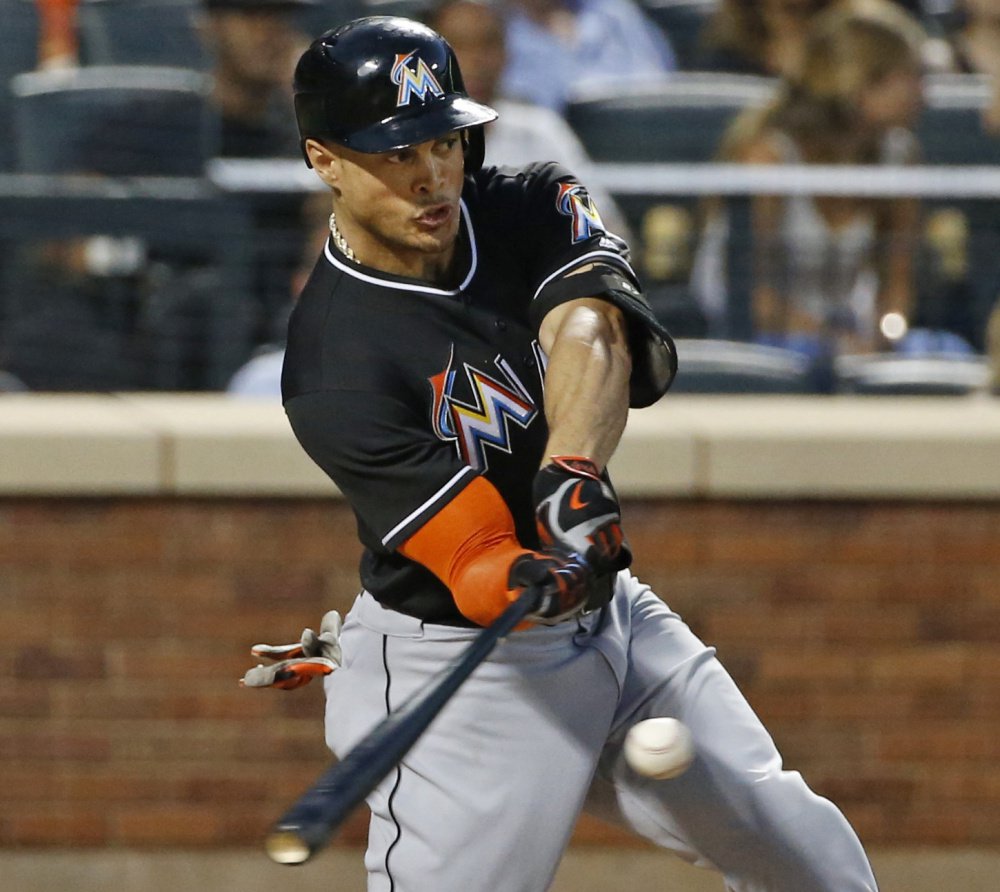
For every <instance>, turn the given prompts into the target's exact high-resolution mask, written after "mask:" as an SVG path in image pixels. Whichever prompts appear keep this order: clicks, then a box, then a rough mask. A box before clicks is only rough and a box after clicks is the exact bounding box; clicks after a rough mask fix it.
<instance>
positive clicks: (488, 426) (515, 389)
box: [428, 347, 538, 471]
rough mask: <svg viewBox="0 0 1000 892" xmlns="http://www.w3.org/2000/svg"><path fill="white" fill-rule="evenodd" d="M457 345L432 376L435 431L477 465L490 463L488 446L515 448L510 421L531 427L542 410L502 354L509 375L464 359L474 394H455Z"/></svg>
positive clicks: (501, 369) (502, 366) (502, 367)
mask: <svg viewBox="0 0 1000 892" xmlns="http://www.w3.org/2000/svg"><path fill="white" fill-rule="evenodd" d="M454 360H455V350H454V347H453V348H452V351H451V355H450V356H449V357H448V364H447V365H446V366H445V367H444V371H442V372H440V373H439V374H437V375H434V376H433V377H432V378H430V379H428V380H429V381H430V384H431V388H432V390H433V391H434V407H433V418H432V421H433V424H434V433H435V434H437V436H438V437H439V438H440V439H442V440H447V441H452V442H454V443H455V445H456V448H457V449H458V454H459V455H460V456H461V457H462V460H463V461H464V462H465V463H466V464H467V465H469V466H470V467H472V468H475V469H476V470H477V471H485V470H486V469H487V468H489V456H488V454H487V452H486V447H487V446H489V447H491V448H493V449H499V450H500V451H501V452H505V453H507V454H508V455H510V453H511V442H510V423H511V422H513V423H514V424H517V425H518V426H519V427H522V428H526V427H527V426H528V425H529V424H531V421H532V419H533V418H534V417H535V416H536V415H537V414H538V409H537V408H536V406H535V404H534V403H533V402H532V399H531V395H530V394H529V393H528V391H527V390H526V389H525V387H524V385H523V384H522V383H521V382H520V381H519V380H518V378H517V375H515V374H514V371H513V369H511V368H510V366H509V365H508V364H507V362H506V361H505V360H504V359H502V358H501V357H499V356H498V357H497V358H496V359H495V360H494V363H495V364H496V367H497V369H498V371H499V372H500V375H502V377H503V379H504V380H503V381H500V380H498V379H497V378H495V377H492V376H490V375H487V374H486V373H485V372H481V371H479V370H478V369H474V368H473V367H472V366H470V365H469V364H468V363H467V362H464V363H462V368H463V369H464V370H465V379H466V381H467V382H468V384H469V392H470V393H471V395H472V399H471V401H469V402H464V401H462V400H460V399H458V398H457V397H456V396H455V394H454V389H455V385H456V384H457V383H458V382H459V381H460V380H461V378H460V376H459V373H458V371H457V370H456V369H455V368H454V364H455V363H454Z"/></svg>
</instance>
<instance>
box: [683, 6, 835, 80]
mask: <svg viewBox="0 0 1000 892" xmlns="http://www.w3.org/2000/svg"><path fill="white" fill-rule="evenodd" d="M834 2H836V0H720V3H719V6H718V9H717V10H716V12H715V13H714V14H713V15H712V17H711V18H710V19H709V20H708V23H707V25H706V26H705V32H704V35H703V38H702V44H703V48H702V56H701V59H700V62H699V64H698V66H697V67H698V68H702V69H704V70H706V71H729V72H733V73H734V74H756V75H765V76H780V75H790V74H792V73H794V72H795V71H797V70H798V69H799V67H800V65H801V63H802V54H803V49H804V46H805V42H806V35H807V34H808V33H809V26H810V24H811V23H812V20H813V19H814V18H815V17H816V15H817V14H819V13H820V12H822V11H823V10H824V9H826V8H827V7H828V6H831V5H832V4H833V3H834Z"/></svg>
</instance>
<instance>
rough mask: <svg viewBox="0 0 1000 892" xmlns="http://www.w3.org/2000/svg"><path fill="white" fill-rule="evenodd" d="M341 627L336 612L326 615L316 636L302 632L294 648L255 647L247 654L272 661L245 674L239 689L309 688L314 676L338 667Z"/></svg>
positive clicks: (291, 646)
mask: <svg viewBox="0 0 1000 892" xmlns="http://www.w3.org/2000/svg"><path fill="white" fill-rule="evenodd" d="M342 625H343V623H342V621H341V619H340V614H339V613H337V611H336V610H330V611H328V612H327V613H326V614H325V615H324V617H323V620H322V622H321V623H320V627H319V634H318V635H317V634H316V633H315V632H314V631H313V630H312V629H304V630H303V632H302V638H301V639H300V640H299V641H298V642H297V643H295V644H255V645H254V646H253V647H252V648H250V653H252V654H253V655H254V656H255V657H261V658H263V659H266V660H271V661H273V662H272V663H271V665H269V666H265V665H264V664H263V663H258V664H257V665H256V666H254V667H253V669H249V670H247V672H246V674H245V675H244V676H243V678H241V679H240V685H242V686H243V687H247V688H282V689H283V690H287V691H290V690H292V689H293V688H298V687H301V686H302V685H304V684H308V683H309V682H310V681H312V680H313V678H314V677H315V676H317V675H329V674H330V673H331V672H333V670H334V669H337V668H339V667H340V665H341V663H342V661H343V655H342V653H341V651H340V629H341V626H342Z"/></svg>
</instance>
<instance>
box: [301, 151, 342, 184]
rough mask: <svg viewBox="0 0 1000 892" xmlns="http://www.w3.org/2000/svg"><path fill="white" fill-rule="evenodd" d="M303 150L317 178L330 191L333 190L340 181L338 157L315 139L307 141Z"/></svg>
mask: <svg viewBox="0 0 1000 892" xmlns="http://www.w3.org/2000/svg"><path fill="white" fill-rule="evenodd" d="M305 149H306V155H307V156H308V158H309V163H310V164H311V165H312V166H313V170H315V171H316V174H317V175H318V176H319V178H320V179H321V180H322V181H323V182H324V183H326V184H327V185H328V186H329V187H330V188H331V189H332V188H335V187H336V186H337V184H338V182H339V179H340V156H339V155H337V154H336V153H335V152H333V151H332V150H331V149H330V147H329V146H326V145H324V144H323V143H321V142H320V141H319V140H316V139H307V140H306V145H305Z"/></svg>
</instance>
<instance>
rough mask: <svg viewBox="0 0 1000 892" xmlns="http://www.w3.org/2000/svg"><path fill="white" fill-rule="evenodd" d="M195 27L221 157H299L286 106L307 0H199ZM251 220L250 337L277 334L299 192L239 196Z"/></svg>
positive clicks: (292, 261)
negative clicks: (208, 73)
mask: <svg viewBox="0 0 1000 892" xmlns="http://www.w3.org/2000/svg"><path fill="white" fill-rule="evenodd" d="M202 4H203V7H204V15H203V16H202V19H201V24H200V30H201V33H202V35H203V38H204V40H205V43H206V46H207V47H208V49H209V51H210V53H211V56H212V67H211V68H212V75H213V78H214V84H215V86H214V100H215V103H216V105H217V107H218V110H219V113H220V116H221V119H222V121H221V126H222V145H221V151H220V154H221V155H222V156H223V157H227V158H251V159H260V158H271V157H283V158H296V159H298V158H301V157H302V156H301V149H300V147H299V136H298V129H297V127H296V124H295V115H294V112H293V110H292V96H291V81H292V72H293V70H294V68H295V60H296V59H297V57H298V55H299V53H300V52H301V51H302V49H303V48H304V47H305V45H306V44H307V43H308V40H309V38H308V37H307V36H306V35H305V34H302V33H301V32H300V31H298V30H297V27H296V23H297V21H298V19H297V15H296V14H297V13H299V12H301V11H303V10H306V9H309V8H310V7H311V6H312V2H311V0H202ZM241 200H242V201H244V202H245V203H246V204H247V206H248V208H249V210H250V213H251V215H252V218H253V221H254V230H255V234H254V253H255V256H256V259H255V268H254V283H255V292H256V293H255V295H254V296H255V299H256V306H257V308H258V309H257V316H258V322H257V326H256V331H255V336H254V343H255V344H258V345H262V344H267V343H270V342H271V341H273V340H274V339H275V338H277V337H279V336H280V333H281V331H282V330H283V328H284V325H285V320H286V313H287V307H286V305H287V292H288V285H287V283H288V277H289V276H290V275H291V274H292V271H293V270H294V269H295V266H296V264H297V263H298V256H299V248H300V239H301V231H300V228H299V227H300V220H301V214H302V198H301V196H300V195H298V194H295V193H279V192H276V193H255V194H252V195H250V194H247V195H244V196H242V197H241Z"/></svg>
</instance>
